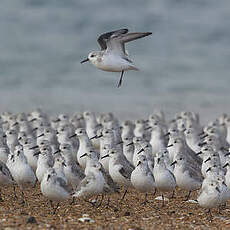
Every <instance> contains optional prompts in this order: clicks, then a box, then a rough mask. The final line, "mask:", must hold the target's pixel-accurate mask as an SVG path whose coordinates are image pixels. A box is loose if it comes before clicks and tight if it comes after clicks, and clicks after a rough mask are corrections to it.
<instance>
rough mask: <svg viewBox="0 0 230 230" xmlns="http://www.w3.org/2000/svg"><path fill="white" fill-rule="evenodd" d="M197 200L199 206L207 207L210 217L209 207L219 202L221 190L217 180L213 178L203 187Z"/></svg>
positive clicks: (213, 206)
mask: <svg viewBox="0 0 230 230" xmlns="http://www.w3.org/2000/svg"><path fill="white" fill-rule="evenodd" d="M197 201H198V203H199V205H200V206H201V207H203V208H207V209H209V214H210V217H211V208H215V207H218V206H219V205H220V202H221V191H220V188H219V184H218V182H217V181H216V180H213V181H210V182H209V183H208V184H207V185H206V186H205V187H203V188H202V190H201V193H200V195H199V196H198V198H197Z"/></svg>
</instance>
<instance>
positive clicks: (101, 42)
mask: <svg viewBox="0 0 230 230" xmlns="http://www.w3.org/2000/svg"><path fill="white" fill-rule="evenodd" d="M128 31H129V30H128V29H120V30H114V31H111V32H108V33H104V34H102V35H100V37H99V38H98V39H97V41H98V43H99V45H100V47H101V50H106V49H107V41H108V40H109V39H110V38H111V36H119V35H121V34H126V33H128Z"/></svg>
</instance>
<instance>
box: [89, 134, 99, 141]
mask: <svg viewBox="0 0 230 230" xmlns="http://www.w3.org/2000/svg"><path fill="white" fill-rule="evenodd" d="M96 138H97V135H95V136H94V137H90V138H89V139H90V140H93V139H96Z"/></svg>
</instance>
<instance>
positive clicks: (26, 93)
mask: <svg viewBox="0 0 230 230" xmlns="http://www.w3.org/2000/svg"><path fill="white" fill-rule="evenodd" d="M229 12H230V1H229V0H221V1H216V0H155V1H154V0H145V1H140V0H132V1H128V0H117V1H108V0H84V1H83V0H1V7H0V112H3V111H13V112H20V111H30V110H32V109H34V108H36V107H41V108H44V109H45V110H46V111H48V112H49V113H58V112H62V113H63V112H66V113H73V112H75V111H84V110H86V109H89V110H94V111H96V112H104V111H105V112H106V111H113V112H115V113H116V114H117V115H118V116H119V117H120V118H121V119H125V118H128V117H130V118H136V117H146V116H147V115H148V114H149V113H151V112H152V111H154V110H156V109H162V110H163V111H164V112H165V113H166V115H167V116H169V117H170V116H171V115H172V114H174V113H175V112H177V111H181V110H193V111H196V112H199V113H200V114H201V115H202V117H203V119H212V118H214V117H215V116H217V115H220V114H221V113H222V112H227V113H229V112H230V90H229V85H230V76H229V73H230V49H229V44H230V29H229V28H230V13H229ZM119 28H129V30H130V31H131V32H133V31H152V32H153V35H152V36H151V37H147V38H143V39H140V40H137V41H134V42H131V43H129V44H128V45H127V46H126V47H127V49H128V52H129V54H130V56H131V59H133V60H134V62H135V63H136V65H137V66H138V68H139V69H140V71H138V72H135V71H130V72H127V73H125V78H124V82H123V86H122V87H121V88H120V89H117V88H116V85H117V81H118V79H119V73H108V72H103V71H100V70H97V69H96V68H95V67H93V66H92V65H90V64H89V63H85V64H84V65H81V64H80V61H81V60H82V59H84V58H85V57H87V55H88V53H89V52H90V51H93V50H98V49H99V46H98V44H97V41H96V40H97V37H98V36H99V35H100V34H101V33H104V32H107V31H110V30H115V29H119Z"/></svg>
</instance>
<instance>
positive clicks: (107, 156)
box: [101, 154, 109, 159]
mask: <svg viewBox="0 0 230 230" xmlns="http://www.w3.org/2000/svg"><path fill="white" fill-rule="evenodd" d="M106 157H109V154H107V155H105V156H103V157H101V159H104V158H106Z"/></svg>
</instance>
